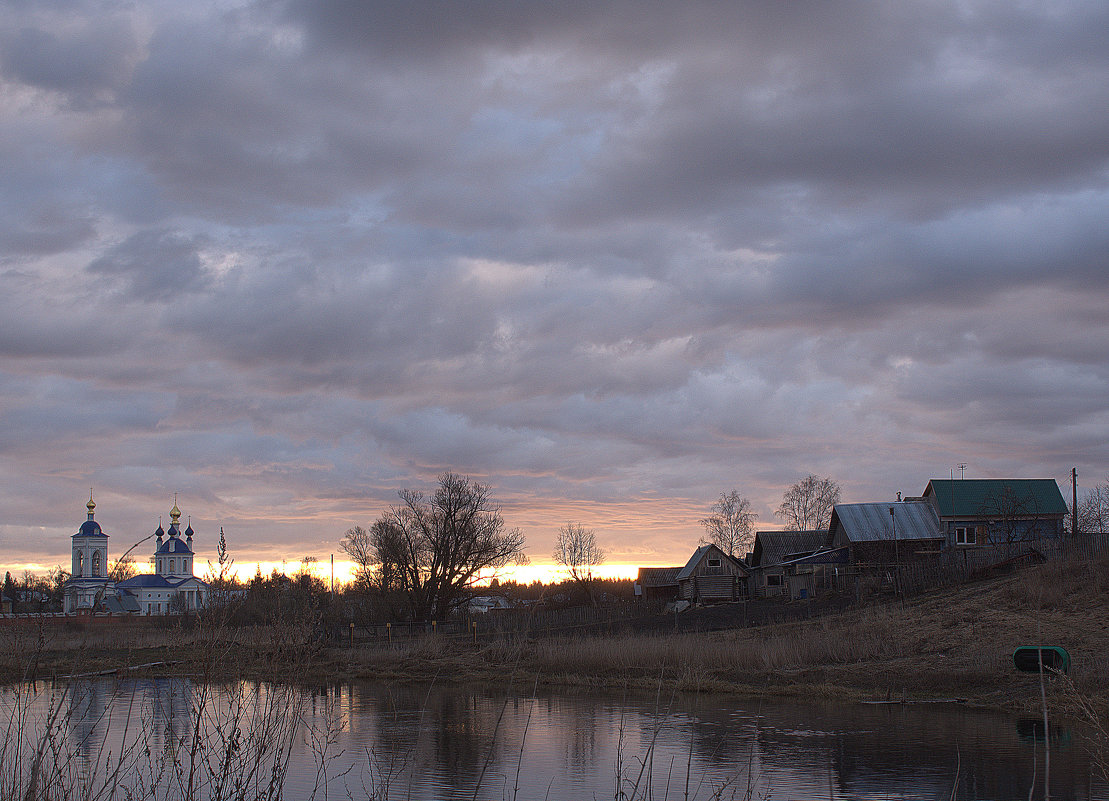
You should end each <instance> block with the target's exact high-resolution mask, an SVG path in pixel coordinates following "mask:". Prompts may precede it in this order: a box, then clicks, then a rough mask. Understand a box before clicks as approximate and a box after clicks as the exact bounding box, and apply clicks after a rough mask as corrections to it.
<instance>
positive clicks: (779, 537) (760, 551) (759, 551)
mask: <svg viewBox="0 0 1109 801" xmlns="http://www.w3.org/2000/svg"><path fill="white" fill-rule="evenodd" d="M827 541H828V532H827V531H756V532H755V546H754V548H753V549H752V550H751V566H752V567H756V566H757V567H766V566H767V565H777V564H781V563H782V562H783V561H784V560H785V558H786V557H787V556H791V555H794V554H803V553H812V552H813V551H815V550H816V549H817V548H819V547H820V546H821V545H824V544H825V543H826V542H827Z"/></svg>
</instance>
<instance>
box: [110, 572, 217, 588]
mask: <svg viewBox="0 0 1109 801" xmlns="http://www.w3.org/2000/svg"><path fill="white" fill-rule="evenodd" d="M186 581H196V582H197V583H198V584H200V585H201V586H202V587H207V586H208V585H207V584H206V583H205V582H203V581H201V580H200V579H198V578H196V576H181V577H179V578H173V577H166V576H159V575H158V574H157V573H144V574H143V575H141V576H131V578H129V579H126V580H124V581H120V582H117V583H116V588H117V589H121V590H137V589H147V590H152V589H154V590H156V589H166V590H175V589H177V588H178V587H180V586H181V585H182V584H184V583H185V582H186Z"/></svg>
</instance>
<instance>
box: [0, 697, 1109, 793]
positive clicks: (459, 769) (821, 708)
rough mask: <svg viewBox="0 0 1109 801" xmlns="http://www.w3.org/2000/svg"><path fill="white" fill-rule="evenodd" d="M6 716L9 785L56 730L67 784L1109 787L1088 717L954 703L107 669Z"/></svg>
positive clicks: (15, 701) (133, 788) (60, 773)
mask: <svg viewBox="0 0 1109 801" xmlns="http://www.w3.org/2000/svg"><path fill="white" fill-rule="evenodd" d="M198 710H201V712H200V715H199V717H198V716H197V711H198ZM0 712H2V713H3V715H4V718H5V719H6V721H7V725H8V735H7V741H6V743H5V744H4V745H3V747H2V749H0V782H7V784H6V785H0V792H4V797H11V796H9V795H8V794H9V793H11V794H13V795H14V794H15V793H16V792H19V793H22V789H21V788H22V787H24V786H25V783H26V778H24V779H23V780H22V781H23V782H24V784H23V785H20V784H19V781H21V780H20V779H18V777H16V778H13V777H12V776H11V775H10V774H12V771H11V769H10V768H11V766H12V765H13V764H17V763H13V762H11V760H12V759H13V758H15V757H16V756H17V754H18V758H19V759H20V760H21V761H20V763H19V764H22V765H24V769H23V774H26V767H25V766H26V765H27V764H28V761H29V760H30V759H31V757H32V756H33V754H34V753H35V750H36V745H37V744H39V743H43V742H47V741H49V743H50V747H49V748H47V749H46V751H47V753H48V754H49V753H53V754H55V757H54V758H53V759H54V762H55V763H57V764H55V767H56V768H57V770H56V771H55V774H54V778H53V779H52V780H51V783H52V787H53V788H54V794H53V796H52V797H60V795H61V791H63V790H64V796H65V797H73V798H76V797H81V796H88V795H93V794H94V793H99V794H100V796H101V797H104V798H108V797H111V793H112V792H114V793H115V797H118V798H125V797H127V796H126V792H130V793H131V795H132V797H135V798H159V799H161V798H166V799H168V798H183V797H196V798H207V797H211V796H212V795H216V794H217V793H214V792H213V789H212V788H214V787H217V786H222V787H223V790H222V791H221V794H222V795H223V796H224V797H228V796H230V795H231V794H232V793H231V791H232V790H233V789H234V788H235V787H239V788H240V789H249V790H250V794H251V795H254V796H259V795H260V796H262V797H267V794H268V795H269V796H270V797H272V796H275V795H277V792H280V793H281V794H282V797H284V798H288V799H307V798H311V797H313V796H314V797H315V798H317V799H345V798H354V799H359V798H367V799H369V798H380V799H385V798H396V799H412V800H413V801H426V800H430V799H475V798H476V799H487V800H493V799H496V800H497V801H500V800H502V799H520V800H521V801H522V800H523V799H528V800H531V799H592V798H597V799H605V798H629V799H630V798H642V799H651V798H653V799H715V798H721V799H724V798H754V799H833V800H839V799H950V798H957V799H1014V800H1015V799H1021V800H1022V801H1027V799H1029V798H1030V797H1031V798H1037V799H1039V798H1044V794H1045V793H1044V783H1045V782H1044V775H1045V762H1046V763H1049V767H1050V773H1049V776H1050V797H1051V798H1052V799H1058V800H1059V801H1063V800H1065V799H1076V800H1077V799H1109V790H1107V789H1106V785H1105V784H1104V783H1101V782H1099V781H1098V772H1097V770H1096V768H1095V766H1094V764H1093V762H1092V760H1091V757H1090V755H1089V753H1088V750H1087V747H1086V746H1087V739H1086V737H1085V736H1084V734H1083V732H1082V730H1080V729H1078V728H1076V727H1074V726H1071V725H1065V724H1058V725H1056V724H1053V725H1052V726H1051V730H1050V737H1048V738H1046V743H1045V738H1044V736H1043V726H1042V722H1041V721H1039V720H1035V719H1032V718H1028V719H1022V718H1016V717H1013V716H1009V715H1004V714H997V713H991V712H983V711H977V710H971V709H966V708H963V707H961V706H959V705H949V704H944V705H927V706H926V705H901V704H876V705H859V704H852V705H835V704H821V703H801V702H794V701H790V702H783V701H780V700H764V701H761V702H760V701H748V700H737V699H735V698H732V697H726V696H715V695H680V696H665V695H663V696H658V697H656V696H653V695H644V694H642V693H628V694H615V695H614V694H612V693H593V692H574V691H570V690H562V691H558V692H553V691H545V690H540V691H538V692H537V693H528V692H526V691H525V692H523V693H521V692H515V693H506V692H498V691H496V690H491V689H458V688H453V687H452V688H446V687H431V688H426V687H424V688H418V687H407V686H390V685H383V684H367V683H355V684H341V685H335V686H330V687H326V688H317V689H313V690H302V689H297V688H293V687H272V686H265V685H263V686H259V685H255V684H248V683H243V684H235V685H229V686H222V687H218V688H206V687H200V686H195V685H194V684H192V683H191V682H189V681H188V680H184V679H165V680H123V681H117V680H114V679H97V680H93V681H78V682H73V683H70V684H66V685H62V684H46V683H40V684H37V685H34V686H25V687H22V688H18V689H16V688H8V689H7V690H4V691H0ZM52 716H53V717H52ZM43 732H50V734H49V736H44V735H43ZM1045 745H1046V746H1047V748H1046V749H1045ZM5 761H6V762H7V764H6V765H3V763H4V762H5ZM47 772H49V771H47ZM252 782H253V784H251V783H252ZM221 783H222V784H221ZM236 783H237V784H236ZM189 788H192V790H190V789H189ZM953 792H954V794H953ZM1030 793H1031V795H1030Z"/></svg>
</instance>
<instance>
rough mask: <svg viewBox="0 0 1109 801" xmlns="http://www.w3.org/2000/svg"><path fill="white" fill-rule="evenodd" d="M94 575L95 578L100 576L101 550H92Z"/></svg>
mask: <svg viewBox="0 0 1109 801" xmlns="http://www.w3.org/2000/svg"><path fill="white" fill-rule="evenodd" d="M92 575H93V578H100V551H93V552H92Z"/></svg>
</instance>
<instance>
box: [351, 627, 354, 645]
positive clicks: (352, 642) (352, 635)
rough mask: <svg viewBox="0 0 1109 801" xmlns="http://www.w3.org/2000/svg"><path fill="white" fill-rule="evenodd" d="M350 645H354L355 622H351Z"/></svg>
mask: <svg viewBox="0 0 1109 801" xmlns="http://www.w3.org/2000/svg"><path fill="white" fill-rule="evenodd" d="M350 647H351V648H353V647H354V624H353V623H351V624H350Z"/></svg>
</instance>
